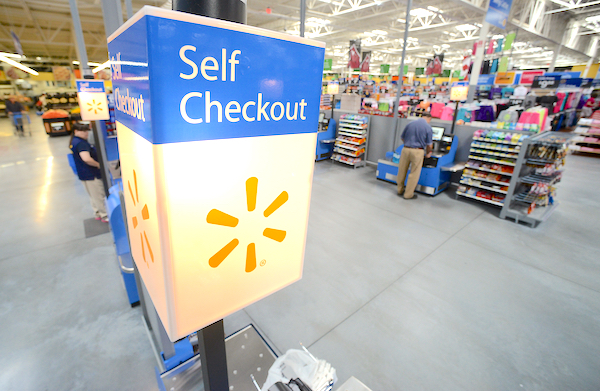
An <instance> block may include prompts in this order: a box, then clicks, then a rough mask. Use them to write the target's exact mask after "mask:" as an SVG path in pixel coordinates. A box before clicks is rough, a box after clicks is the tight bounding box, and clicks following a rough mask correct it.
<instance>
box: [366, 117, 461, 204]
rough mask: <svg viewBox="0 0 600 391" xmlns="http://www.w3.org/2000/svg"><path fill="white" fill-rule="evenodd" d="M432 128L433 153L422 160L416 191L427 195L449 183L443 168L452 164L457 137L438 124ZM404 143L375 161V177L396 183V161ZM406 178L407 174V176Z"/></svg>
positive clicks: (433, 193)
mask: <svg viewBox="0 0 600 391" xmlns="http://www.w3.org/2000/svg"><path fill="white" fill-rule="evenodd" d="M431 128H432V129H433V153H432V156H431V157H429V158H425V159H424V161H423V169H422V170H421V176H420V177H419V182H418V185H417V188H416V191H418V192H420V193H425V194H429V195H436V194H438V193H440V192H442V191H444V190H446V188H447V187H448V185H449V184H450V175H451V173H450V171H448V170H445V168H448V167H451V166H453V164H454V157H455V155H456V149H457V148H458V138H457V137H456V136H455V135H450V134H445V131H446V129H445V128H443V127H440V126H432V127H431ZM402 148H404V145H400V146H399V147H398V148H396V150H395V151H393V152H388V153H386V154H385V157H386V159H379V161H378V163H377V179H382V180H384V181H388V182H392V183H397V182H396V180H397V177H398V162H399V160H400V154H401V153H402ZM407 179H408V176H407Z"/></svg>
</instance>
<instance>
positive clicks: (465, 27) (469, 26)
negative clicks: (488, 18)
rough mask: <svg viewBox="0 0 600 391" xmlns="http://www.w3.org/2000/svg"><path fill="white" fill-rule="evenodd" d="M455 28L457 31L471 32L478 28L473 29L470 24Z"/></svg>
mask: <svg viewBox="0 0 600 391" xmlns="http://www.w3.org/2000/svg"><path fill="white" fill-rule="evenodd" d="M455 28H456V29H457V30H458V31H473V30H477V28H478V27H475V26H473V25H472V24H459V25H458V26H456V27H455Z"/></svg>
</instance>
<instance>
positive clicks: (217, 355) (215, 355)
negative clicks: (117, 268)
mask: <svg viewBox="0 0 600 391" xmlns="http://www.w3.org/2000/svg"><path fill="white" fill-rule="evenodd" d="M173 10H174V11H183V12H188V13H191V14H196V15H201V16H207V17H209V18H215V19H222V20H228V21H230V22H237V23H243V24H245V23H246V0H173ZM198 349H199V350H200V360H201V363H202V382H203V383H204V390H205V391H229V378H228V375H227V355H226V352H225V332H224V329H223V320H219V321H218V322H216V323H213V324H211V325H210V326H206V327H204V328H203V329H202V330H199V331H198Z"/></svg>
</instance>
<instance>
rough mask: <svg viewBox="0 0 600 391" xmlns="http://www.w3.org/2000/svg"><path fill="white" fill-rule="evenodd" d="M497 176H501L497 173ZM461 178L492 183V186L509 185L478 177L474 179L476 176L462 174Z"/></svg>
mask: <svg viewBox="0 0 600 391" xmlns="http://www.w3.org/2000/svg"><path fill="white" fill-rule="evenodd" d="M497 174H499V175H502V174H501V173H497ZM463 178H470V179H475V180H477V181H482V182H489V183H493V184H496V185H502V186H508V185H510V182H501V181H495V180H493V179H485V178H479V177H476V176H473V175H466V174H463Z"/></svg>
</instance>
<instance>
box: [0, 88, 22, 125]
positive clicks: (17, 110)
mask: <svg viewBox="0 0 600 391" xmlns="http://www.w3.org/2000/svg"><path fill="white" fill-rule="evenodd" d="M4 104H6V113H7V114H8V116H9V117H10V120H11V121H14V122H13V124H14V126H15V128H16V130H17V132H19V133H23V119H22V118H18V117H17V118H16V119H13V116H14V115H15V114H21V113H25V108H24V107H23V105H22V104H21V103H20V102H19V101H17V98H16V97H15V96H14V95H11V96H9V97H8V100H7V101H5V102H4Z"/></svg>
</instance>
